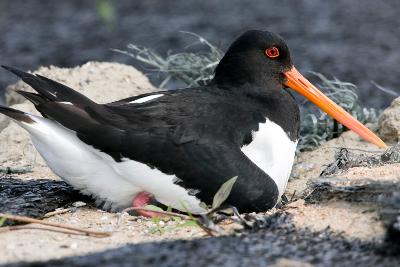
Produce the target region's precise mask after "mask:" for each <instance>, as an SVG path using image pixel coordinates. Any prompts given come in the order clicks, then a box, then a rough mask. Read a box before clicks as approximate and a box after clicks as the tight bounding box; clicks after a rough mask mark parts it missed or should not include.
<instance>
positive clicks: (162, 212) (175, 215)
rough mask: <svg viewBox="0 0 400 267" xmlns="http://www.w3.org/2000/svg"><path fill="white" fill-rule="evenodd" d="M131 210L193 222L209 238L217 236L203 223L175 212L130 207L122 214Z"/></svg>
mask: <svg viewBox="0 0 400 267" xmlns="http://www.w3.org/2000/svg"><path fill="white" fill-rule="evenodd" d="M131 210H143V211H151V212H155V213H159V214H162V215H167V216H171V217H179V218H181V219H183V220H193V221H194V222H195V223H196V224H197V225H198V226H199V227H200V228H201V229H202V230H203V231H204V232H206V234H207V235H209V236H215V235H214V233H213V231H214V230H212V229H210V228H208V227H207V226H206V225H204V224H203V223H201V222H200V221H199V220H198V219H197V218H194V217H190V216H188V215H184V214H179V213H175V212H170V211H160V210H153V209H148V208H144V207H130V208H126V209H124V210H122V213H124V212H128V211H131Z"/></svg>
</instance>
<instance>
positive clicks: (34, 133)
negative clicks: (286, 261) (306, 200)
mask: <svg viewBox="0 0 400 267" xmlns="http://www.w3.org/2000/svg"><path fill="white" fill-rule="evenodd" d="M3 67H4V68H5V69H7V70H9V71H11V72H13V73H14V74H16V75H18V76H19V77H20V78H22V80H23V81H24V82H26V83H27V84H29V85H30V86H31V87H32V88H33V89H35V91H36V92H37V93H30V92H24V91H20V92H19V93H20V94H22V95H23V96H24V97H26V98H27V99H28V100H29V101H31V102H32V103H33V104H34V105H35V107H36V109H37V110H38V111H39V112H40V113H41V114H42V115H43V117H38V116H34V115H31V114H28V113H25V112H22V111H18V110H14V109H11V108H8V107H1V108H0V112H1V113H3V114H5V115H7V116H9V117H11V118H12V119H14V120H15V121H16V122H17V123H18V124H19V125H20V126H21V127H22V128H24V129H25V130H26V131H27V132H28V133H29V134H30V136H31V138H32V142H33V144H34V145H35V147H36V149H37V150H38V151H39V153H40V154H41V155H42V157H43V158H44V159H45V161H46V163H47V164H48V166H49V167H50V169H52V171H53V172H54V173H56V174H57V175H58V176H60V177H61V178H62V179H63V180H65V181H66V182H67V183H69V184H71V185H72V186H74V187H75V188H77V189H79V190H81V191H82V192H83V193H85V194H90V195H93V196H94V197H95V198H97V200H99V201H103V202H105V203H108V205H109V206H110V207H111V208H123V207H127V206H130V205H133V206H143V205H145V204H146V203H148V201H149V200H150V199H155V200H156V201H158V202H160V203H162V204H164V205H166V206H170V207H172V208H174V209H177V210H181V211H190V212H192V213H195V214H197V213H201V212H203V211H204V209H203V208H202V206H201V205H199V204H200V203H201V202H205V203H211V202H212V199H213V196H214V194H215V193H216V192H217V191H218V189H219V188H220V186H221V185H222V184H223V183H224V182H225V181H226V180H227V179H229V178H231V177H234V176H238V179H237V181H236V183H235V184H234V186H233V189H232V191H231V194H230V195H229V197H228V199H227V200H226V204H229V205H232V206H235V207H237V208H238V209H239V211H241V212H253V211H265V210H267V209H269V208H272V207H274V206H275V205H276V204H277V202H278V200H279V199H280V197H281V196H282V194H283V193H284V190H285V187H286V184H287V181H288V179H289V175H290V172H291V169H292V165H293V159H294V155H295V150H296V144H297V141H298V138H299V108H298V105H297V103H296V102H295V100H294V98H293V97H292V95H291V94H290V92H289V91H288V88H291V89H293V90H295V91H297V92H298V93H300V94H302V95H303V96H305V97H306V98H308V99H309V100H310V101H312V102H313V103H315V104H316V105H317V106H318V107H319V108H320V109H322V110H323V111H325V112H326V113H328V114H329V115H331V116H332V117H334V118H335V119H336V120H337V121H339V122H341V123H342V124H344V125H345V126H346V127H348V128H349V129H351V130H353V131H355V132H356V133H358V134H359V135H360V136H362V137H363V138H364V139H366V140H367V141H369V142H372V143H374V144H376V145H377V146H379V147H386V145H385V143H384V142H383V141H382V140H380V139H379V138H378V137H377V136H376V135H374V134H373V133H372V132H371V131H370V130H368V129H367V128H366V127H365V126H363V125H362V124H361V123H360V122H358V121H357V120H355V119H354V118H352V117H351V115H349V114H348V113H346V112H345V111H344V110H343V109H342V108H340V107H339V106H338V105H336V104H335V103H334V102H332V101H331V100H330V99H329V98H327V97H326V96H325V95H323V94H322V93H321V92H320V91H319V90H318V89H317V88H316V87H315V86H313V85H312V84H311V83H310V82H308V81H307V80H306V79H305V78H304V77H303V76H302V75H301V74H300V73H299V72H298V71H297V70H296V68H295V67H294V66H293V64H292V60H291V57H290V53H289V49H288V47H287V45H286V43H285V41H284V40H283V39H282V38H281V37H280V36H278V35H276V34H274V33H271V32H268V31H258V30H252V31H248V32H246V33H244V34H243V35H241V36H240V37H239V38H238V39H237V40H236V41H234V43H233V44H232V45H231V46H230V48H229V49H228V51H227V52H226V54H225V56H224V57H223V59H222V60H221V62H220V63H219V65H218V67H217V68H216V71H215V77H214V78H213V80H212V81H211V82H210V83H209V84H208V85H207V86H202V87H197V88H187V89H180V90H173V91H160V92H155V93H149V94H143V95H140V96H135V97H130V98H127V99H123V100H120V101H117V102H112V103H109V104H104V105H101V104H97V103H95V102H93V101H92V100H90V99H88V98H87V97H85V96H83V95H81V94H80V93H78V92H76V91H74V90H73V89H71V88H69V87H67V86H65V85H62V84H60V83H57V82H55V81H53V80H50V79H48V78H46V77H43V76H40V75H33V74H29V73H26V72H22V71H20V70H17V69H14V68H11V67H5V66H3ZM110 90H118V88H110ZM141 214H142V215H145V216H153V215H154V214H151V213H146V212H142V213H141Z"/></svg>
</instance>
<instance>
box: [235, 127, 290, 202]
mask: <svg viewBox="0 0 400 267" xmlns="http://www.w3.org/2000/svg"><path fill="white" fill-rule="evenodd" d="M296 147H297V140H296V141H295V142H293V141H291V140H290V139H289V136H288V135H287V134H286V133H285V131H284V130H283V129H282V127H280V126H279V125H278V124H276V123H274V122H272V121H270V120H268V119H267V121H266V122H265V123H260V124H259V130H258V131H257V132H254V133H253V141H252V142H251V143H250V144H249V145H247V146H244V147H242V152H243V153H244V154H245V155H246V156H247V157H248V158H249V159H250V160H251V161H252V162H254V163H255V164H256V165H257V166H258V167H259V168H260V169H262V170H263V171H264V172H265V173H267V174H268V175H269V176H270V177H271V178H272V179H273V180H274V181H275V183H276V185H277V186H278V189H279V196H282V194H283V193H284V192H285V188H286V185H287V182H288V180H289V177H290V173H291V171H292V167H293V161H294V156H295V152H296Z"/></svg>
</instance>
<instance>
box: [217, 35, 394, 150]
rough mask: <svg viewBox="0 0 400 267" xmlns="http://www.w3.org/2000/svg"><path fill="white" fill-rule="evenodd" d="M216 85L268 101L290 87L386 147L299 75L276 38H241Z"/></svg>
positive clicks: (220, 66)
mask: <svg viewBox="0 0 400 267" xmlns="http://www.w3.org/2000/svg"><path fill="white" fill-rule="evenodd" d="M213 83H214V84H216V85H217V86H218V87H220V88H229V89H238V90H239V92H241V91H240V90H241V89H244V88H246V95H252V96H253V97H254V96H255V97H259V96H262V97H265V96H266V95H268V94H270V93H273V92H274V91H276V90H281V89H282V88H284V87H289V88H291V89H293V90H295V91H296V92H298V93H300V94H302V95H303V96H305V97H306V98H307V99H308V100H310V101H311V102H313V103H314V104H315V105H317V106H318V107H319V108H320V109H322V110H323V111H325V112H326V113H328V114H329V115H330V116H332V117H333V118H335V119H336V120H337V121H339V122H341V123H342V124H343V125H345V126H347V128H349V129H351V130H353V131H355V132H356V133H358V134H359V135H360V136H362V137H363V138H364V139H366V140H368V141H369V142H371V143H374V144H376V145H377V146H379V147H382V148H385V147H387V146H386V144H385V143H384V142H383V141H382V140H381V139H380V138H379V137H377V136H376V135H375V134H374V133H372V132H371V131H370V130H369V129H368V128H366V127H365V126H364V125H362V124H361V123H360V122H359V121H357V120H356V119H354V118H353V117H352V116H351V115H350V114H349V113H347V112H346V111H345V110H344V109H343V108H341V107H340V106H338V105H337V104H335V103H334V102H333V101H332V100H330V99H329V98H328V97H327V96H325V95H324V94H323V93H322V92H321V91H319V90H318V89H317V88H316V87H315V86H314V85H312V84H311V83H310V82H309V81H308V80H307V79H306V78H304V77H303V76H302V75H301V74H300V73H299V72H298V71H297V69H296V68H295V67H294V66H293V64H292V60H291V59H290V53H289V48H288V47H287V45H286V43H285V41H284V40H283V39H282V38H281V37H280V36H279V35H277V34H274V33H271V32H268V31H256V30H252V31H248V32H246V33H244V34H243V35H242V36H240V37H239V38H238V39H237V40H236V41H235V42H234V43H233V44H232V45H231V46H230V47H229V49H228V52H226V54H225V56H224V57H223V58H222V60H221V62H220V63H219V64H218V67H217V69H216V71H215V77H214V80H213ZM243 85H248V86H243Z"/></svg>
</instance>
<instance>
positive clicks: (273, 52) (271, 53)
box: [265, 46, 279, 58]
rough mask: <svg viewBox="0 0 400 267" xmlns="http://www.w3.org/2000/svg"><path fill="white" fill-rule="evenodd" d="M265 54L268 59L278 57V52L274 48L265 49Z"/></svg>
mask: <svg viewBox="0 0 400 267" xmlns="http://www.w3.org/2000/svg"><path fill="white" fill-rule="evenodd" d="M265 54H266V55H267V56H268V57H270V58H276V57H279V50H278V48H276V47H275V46H273V47H270V48H267V49H266V50H265Z"/></svg>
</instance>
